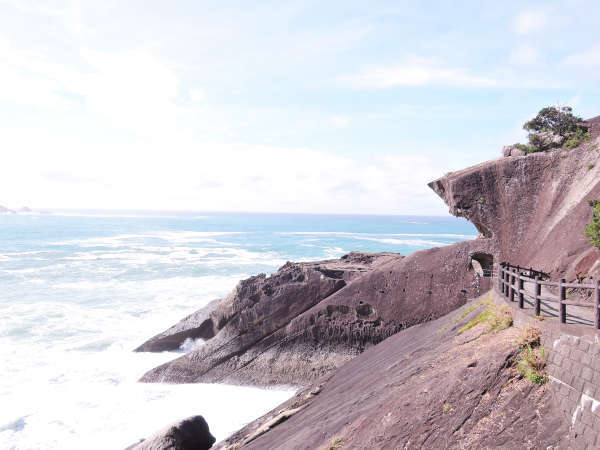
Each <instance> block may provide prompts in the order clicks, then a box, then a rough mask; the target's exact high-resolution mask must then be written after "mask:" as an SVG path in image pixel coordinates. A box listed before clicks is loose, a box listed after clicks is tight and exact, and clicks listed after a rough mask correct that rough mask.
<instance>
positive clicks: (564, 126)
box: [523, 106, 587, 136]
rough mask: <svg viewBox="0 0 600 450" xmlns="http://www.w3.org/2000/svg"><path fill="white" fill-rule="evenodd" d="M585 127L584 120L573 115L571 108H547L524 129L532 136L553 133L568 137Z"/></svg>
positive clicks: (526, 123)
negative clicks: (568, 134) (547, 132)
mask: <svg viewBox="0 0 600 450" xmlns="http://www.w3.org/2000/svg"><path fill="white" fill-rule="evenodd" d="M580 128H585V129H586V130H587V128H586V127H585V126H583V119H582V118H581V117H577V116H575V115H573V108H571V107H570V106H547V107H546V108H542V109H541V110H540V112H538V114H537V116H535V117H534V118H533V119H531V120H530V121H528V122H525V125H523V129H525V130H527V131H529V133H530V134H536V133H541V132H544V131H551V132H552V133H554V134H557V135H559V136H567V133H574V132H577V130H578V129H580Z"/></svg>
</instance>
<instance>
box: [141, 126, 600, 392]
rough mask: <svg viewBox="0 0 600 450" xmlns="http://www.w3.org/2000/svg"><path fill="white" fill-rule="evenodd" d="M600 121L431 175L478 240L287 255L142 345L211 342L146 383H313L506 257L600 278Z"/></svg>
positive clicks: (443, 309) (457, 297)
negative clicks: (539, 145) (581, 134)
mask: <svg viewBox="0 0 600 450" xmlns="http://www.w3.org/2000/svg"><path fill="white" fill-rule="evenodd" d="M596 122H598V121H592V122H591V123H592V124H595V125H594V126H592V127H591V129H592V136H593V139H592V140H591V141H589V142H587V143H585V144H584V145H582V146H580V147H579V148H576V149H559V150H554V151H551V152H546V153H534V154H529V155H526V156H518V157H507V158H499V159H496V160H493V161H488V162H485V163H482V164H479V165H477V166H474V167H470V168H468V169H464V170H461V171H458V172H455V173H452V174H449V175H446V176H444V177H442V178H440V179H438V180H435V181H433V182H431V183H430V187H431V188H432V189H433V190H434V191H435V192H436V193H438V195H440V196H441V197H442V198H443V199H444V201H445V202H446V203H447V204H448V206H449V207H450V212H451V213H452V214H454V215H457V216H461V217H465V218H467V219H468V220H470V221H471V222H472V223H473V224H475V226H476V227H477V229H478V230H479V233H480V235H479V237H478V238H477V239H475V240H472V241H467V242H462V243H458V244H454V245H450V246H446V247H441V248H433V249H429V250H424V251H421V252H416V253H413V254H411V255H409V256H407V257H402V256H400V255H394V254H377V255H371V254H360V253H354V254H350V255H347V256H345V257H344V258H342V259H340V260H332V261H321V262H316V263H302V264H293V263H288V264H286V265H285V266H284V267H282V268H281V269H280V270H279V271H278V272H277V273H276V274H274V275H272V276H271V277H268V278H267V277H266V276H264V275H259V276H256V277H252V278H249V279H248V280H244V281H242V282H240V284H239V285H238V287H237V288H236V289H235V290H234V292H232V293H231V294H230V295H229V296H228V297H227V298H226V299H224V300H222V301H220V302H216V303H215V304H213V305H212V306H210V307H209V308H207V309H205V310H203V311H199V312H198V313H196V314H195V315H193V316H192V317H190V318H187V319H185V320H184V321H183V322H182V323H180V324H178V325H176V326H175V327H174V328H173V329H171V330H170V331H169V330H168V331H167V332H165V333H163V334H161V335H159V336H157V337H156V338H154V339H153V340H151V341H150V342H148V343H146V344H144V345H142V346H141V347H140V350H151V351H155V350H162V349H166V348H175V347H177V346H178V345H181V343H182V342H183V339H185V338H186V337H202V338H205V339H206V343H205V345H204V346H202V347H201V348H199V349H198V350H196V351H194V352H191V353H188V354H187V355H185V356H182V357H180V358H178V359H177V360H175V361H172V362H170V363H167V364H165V365H163V366H160V367H158V368H156V369H153V370H151V371H150V372H148V373H147V374H146V375H144V377H143V378H142V381H149V382H156V381H162V382H171V383H181V382H228V383H250V384H271V383H284V384H294V385H306V384H307V383H310V382H312V381H314V380H315V379H317V378H319V377H320V376H322V375H324V374H326V373H328V372H330V371H331V370H333V369H336V368H337V367H339V366H340V365H341V364H343V363H345V362H346V361H348V360H350V359H352V358H353V357H355V356H356V355H358V354H359V353H361V352H362V351H364V350H365V349H366V348H368V347H369V346H371V345H374V344H377V343H378V342H381V341H382V340H383V339H385V338H387V337H389V336H391V335H392V334H394V333H397V332H398V331H400V330H403V329H406V328H408V327H410V326H413V325H415V324H418V323H422V322H425V321H428V320H431V319H435V318H437V317H440V316H441V315H443V314H446V313H448V312H450V311H452V310H453V309H455V308H457V307H459V306H461V305H462V304H464V303H465V301H466V300H467V299H468V298H472V297H474V296H477V295H478V294H479V293H481V292H483V291H484V290H485V289H487V288H488V286H489V278H486V277H481V276H479V274H478V271H477V270H476V269H478V268H481V269H485V270H493V267H494V263H497V262H498V261H502V260H504V261H509V262H511V263H512V264H519V265H521V266H526V267H529V266H532V267H535V268H536V269H541V270H543V271H545V272H548V273H551V274H552V276H553V277H555V278H558V277H565V278H567V279H568V280H577V279H579V280H581V279H584V278H587V279H593V278H597V277H598V276H599V275H600V262H599V261H600V260H599V256H600V252H599V251H598V250H597V249H596V248H594V247H593V246H592V245H591V244H590V243H589V242H588V240H587V239H586V238H585V236H584V234H583V232H584V228H585V226H586V224H587V223H588V222H589V221H590V219H591V214H592V209H591V208H590V207H589V205H588V200H591V199H600V162H599V161H598V159H599V156H600V151H599V149H600V137H599V136H598V133H600V126H598V127H595V126H596V125H598V124H596ZM594 127H595V128H594ZM480 273H481V271H480ZM167 341H168V345H169V347H165V346H164V345H165V343H166V342H167Z"/></svg>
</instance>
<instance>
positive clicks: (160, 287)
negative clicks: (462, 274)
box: [0, 211, 476, 449]
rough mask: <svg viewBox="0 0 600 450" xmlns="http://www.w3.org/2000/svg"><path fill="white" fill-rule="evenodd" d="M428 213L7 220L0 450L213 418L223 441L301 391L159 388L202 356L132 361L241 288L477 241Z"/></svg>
mask: <svg viewBox="0 0 600 450" xmlns="http://www.w3.org/2000/svg"><path fill="white" fill-rule="evenodd" d="M475 236H476V230H475V228H474V227H473V226H472V225H471V224H470V223H469V222H467V221H466V220H464V219H457V218H454V217H421V216H358V215H357V216H352V215H346V216H343V215H335V216H334V215H329V216H327V215H294V214H250V213H248V214H239V213H238V214H233V213H172V212H122V211H116V212H115V211H112V212H111V211H103V212H98V211H67V212H64V211H63V212H59V213H56V212H55V213H53V214H40V215H36V214H28V215H3V216H0V287H1V289H0V320H1V326H0V357H1V361H2V365H1V366H0V405H2V407H1V408H0V448H15V449H30V448H57V449H70V448H73V449H81V448H86V449H89V448H103V449H106V448H115V449H118V448H123V447H125V446H127V445H129V444H131V443H134V442H136V441H137V440H138V439H139V438H142V437H146V436H148V435H149V434H151V433H153V432H155V431H157V430H158V429H160V428H162V427H164V426H166V425H168V424H169V423H170V422H173V421H175V420H177V419H180V418H183V417H187V416H190V415H193V414H202V415H204V417H205V418H206V420H207V421H208V423H209V425H210V428H211V431H212V432H213V434H214V435H215V437H217V439H218V440H221V439H223V438H225V437H226V436H227V435H228V434H229V433H231V432H233V431H235V430H236V429H238V428H240V427H241V426H243V425H244V424H245V423H247V422H249V421H251V420H253V419H254V418H256V417H258V416H259V415H261V414H263V413H265V412H267V411H268V410H270V409H271V408H273V407H274V406H276V405H277V404H278V403H280V402H282V401H284V400H285V399H287V398H288V397H289V396H290V395H292V393H293V390H291V389H290V388H285V387H281V388H278V389H271V390H262V389H255V388H247V387H239V386H225V385H183V386H181V385H175V386H173V385H148V384H140V383H137V382H136V380H137V379H138V378H139V377H140V376H141V375H142V374H143V373H144V372H145V371H146V370H148V369H150V368H152V367H153V366H155V365H158V364H160V363H162V362H165V361H167V360H169V359H172V358H174V357H177V356H179V355H180V354H181V353H183V352H185V351H189V349H190V348H191V347H193V346H194V345H201V343H199V342H196V343H190V344H189V345H186V346H184V348H182V349H181V350H180V352H179V353H176V352H170V353H169V352H165V353H160V354H143V353H133V352H132V349H133V348H135V347H136V346H138V345H139V344H141V343H142V342H143V341H144V340H146V339H148V338H149V337H151V336H153V335H155V334H157V333H158V332H160V331H162V330H164V329H165V328H167V327H169V326H170V325H172V324H174V323H175V322H177V321H178V320H179V319H181V318H183V317H184V316H185V315H187V314H189V313H191V312H193V311H195V310H197V309H198V308H200V307H202V306H203V305H204V304H206V303H207V302H208V301H210V300H212V299H214V298H217V297H220V296H224V295H226V294H227V293H228V292H229V291H230V290H231V289H232V288H233V287H234V286H235V285H236V283H237V281H238V280H240V279H242V278H246V277H248V276H250V275H254V274H257V273H260V272H265V273H267V274H268V273H272V272H274V271H275V270H276V269H277V268H278V267H279V266H281V265H283V264H284V263H285V262H286V261H310V260H317V259H325V258H337V257H340V256H342V255H343V254H345V253H348V252H349V251H352V250H362V251H370V252H376V251H393V252H399V253H402V254H409V253H412V252H415V251H418V250H422V249H425V248H429V247H435V246H442V245H447V244H451V243H454V242H458V241H462V240H466V239H472V238H474V237H475Z"/></svg>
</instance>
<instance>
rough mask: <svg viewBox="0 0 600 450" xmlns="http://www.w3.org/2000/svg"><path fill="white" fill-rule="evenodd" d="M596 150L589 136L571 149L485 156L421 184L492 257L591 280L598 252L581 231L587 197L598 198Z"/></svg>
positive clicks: (599, 270) (597, 270)
mask: <svg viewBox="0 0 600 450" xmlns="http://www.w3.org/2000/svg"><path fill="white" fill-rule="evenodd" d="M597 131H600V130H597ZM599 149H600V138H598V137H596V138H595V139H594V140H592V141H591V142H589V143H587V144H585V145H583V146H581V147H579V148H577V149H573V150H569V149H561V150H555V151H552V152H548V153H534V154H530V155H527V156H521V157H510V158H500V159H497V160H493V161H488V162H485V163H483V164H479V165H477V166H474V167H471V168H468V169H465V170H461V171H459V172H456V173H453V174H450V175H447V176H445V177H443V178H440V179H439V180H436V181H433V182H431V183H430V184H429V186H430V187H431V188H432V189H433V190H434V191H435V192H436V193H437V194H438V195H439V196H440V197H442V199H444V201H445V202H446V203H447V204H448V206H449V207H450V213H452V214H454V215H456V216H461V217H465V218H467V219H469V220H470V221H471V222H473V223H474V224H475V226H476V227H477V229H478V230H479V232H480V233H481V235H483V236H485V237H487V238H488V239H489V240H490V248H491V249H492V251H493V252H494V254H495V255H496V257H497V261H502V260H504V261H509V262H511V263H512V264H518V265H521V266H524V267H529V266H532V267H534V268H538V269H541V270H543V271H545V272H548V273H552V274H553V277H558V275H561V276H564V277H565V278H567V279H571V280H573V279H576V278H577V277H584V276H591V277H595V278H597V277H598V275H599V274H600V265H599V262H598V259H599V257H600V252H599V251H598V250H597V249H596V248H594V247H593V246H592V245H591V244H590V243H589V242H588V240H587V238H586V237H585V236H584V234H583V233H584V229H585V226H586V224H587V223H588V222H589V221H590V220H591V216H592V209H591V208H590V206H589V205H588V200H590V199H600V160H599V156H600V152H599Z"/></svg>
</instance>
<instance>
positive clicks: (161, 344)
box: [134, 299, 221, 352]
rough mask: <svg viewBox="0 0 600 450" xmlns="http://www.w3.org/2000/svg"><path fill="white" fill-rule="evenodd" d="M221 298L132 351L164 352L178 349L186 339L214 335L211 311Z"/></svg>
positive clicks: (205, 337)
mask: <svg viewBox="0 0 600 450" xmlns="http://www.w3.org/2000/svg"><path fill="white" fill-rule="evenodd" d="M220 301H221V299H216V300H213V301H212V302H210V303H209V304H208V305H206V306H205V307H204V308H202V309H199V310H198V311H196V312H195V313H193V314H190V315H189V316H187V317H186V318H184V319H182V320H181V321H180V322H178V323H177V324H175V325H173V326H172V327H171V328H169V329H168V330H166V331H163V332H162V333H159V334H157V335H156V336H154V337H153V338H150V339H148V340H147V341H146V342H144V343H143V344H142V345H140V346H139V347H138V348H136V349H135V350H134V351H136V352H165V351H173V350H178V349H179V348H180V347H181V346H182V344H183V343H184V342H185V341H186V340H187V339H192V340H196V339H210V338H212V337H214V335H215V329H216V327H215V323H214V322H213V319H212V317H211V313H212V312H213V311H214V310H215V308H216V307H217V305H218V304H219V302H220Z"/></svg>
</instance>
